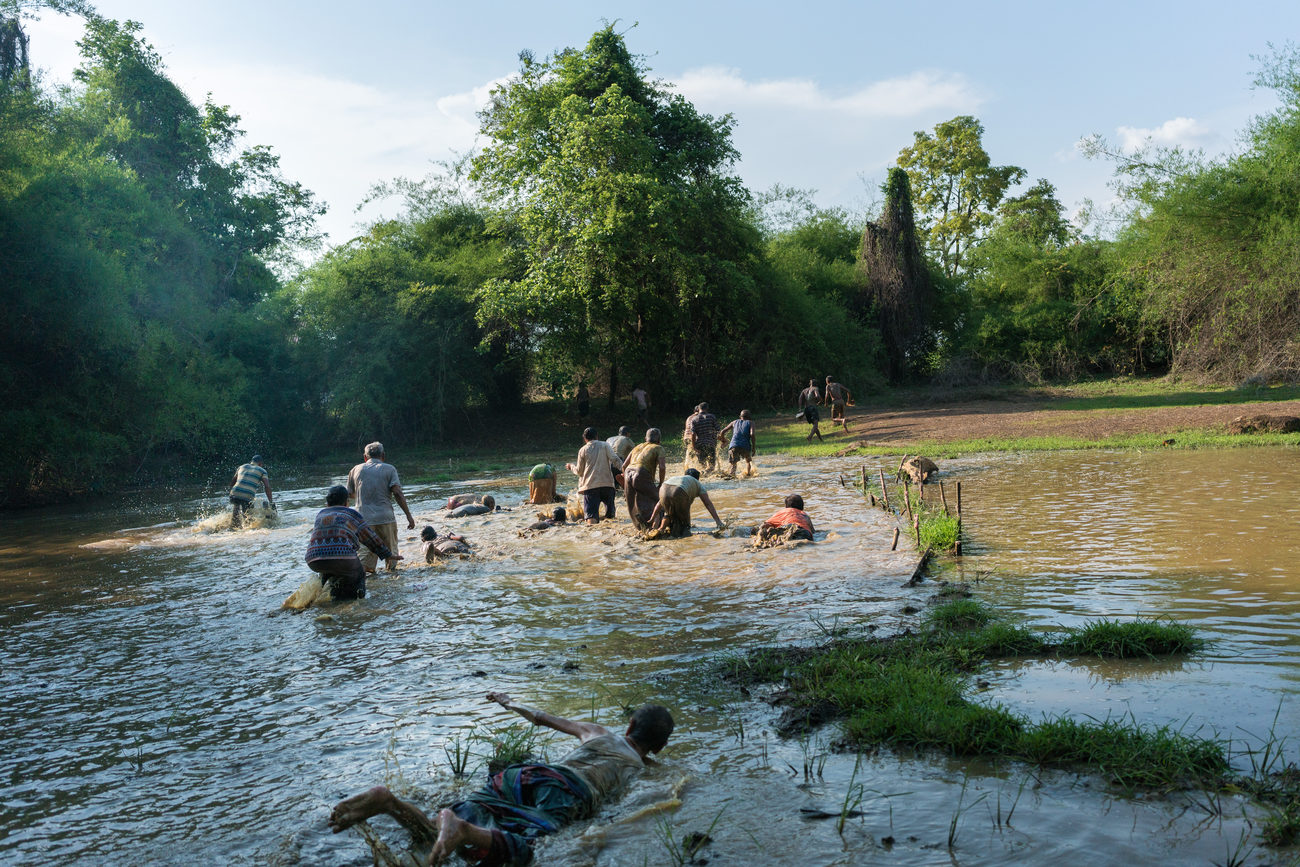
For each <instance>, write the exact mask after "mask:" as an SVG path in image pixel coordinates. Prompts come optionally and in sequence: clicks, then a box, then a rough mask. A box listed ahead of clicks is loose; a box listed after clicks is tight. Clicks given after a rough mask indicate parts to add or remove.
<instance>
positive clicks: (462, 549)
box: [420, 526, 470, 563]
mask: <svg viewBox="0 0 1300 867" xmlns="http://www.w3.org/2000/svg"><path fill="white" fill-rule="evenodd" d="M420 547H421V548H423V549H424V562H426V563H436V562H437V561H438V558H439V557H450V556H451V555H453V554H468V553H470V548H469V542H468V541H466V539H465V537H464V536H461V535H459V534H458V533H451V532H449V533H447V534H446V535H444V536H443V537H442V538H441V539H440V538H438V531H437V530H435V529H433V527H429V526H426V527H425V528H424V529H423V530H421V531H420Z"/></svg>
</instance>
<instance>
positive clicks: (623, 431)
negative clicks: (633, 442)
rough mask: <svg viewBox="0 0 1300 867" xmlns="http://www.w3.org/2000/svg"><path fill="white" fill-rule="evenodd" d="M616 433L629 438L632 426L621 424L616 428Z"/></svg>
mask: <svg viewBox="0 0 1300 867" xmlns="http://www.w3.org/2000/svg"><path fill="white" fill-rule="evenodd" d="M618 435H619V436H621V437H629V438H630V437H631V436H632V428H630V427H628V426H627V425H623V426H622V427H621V428H619V429H618Z"/></svg>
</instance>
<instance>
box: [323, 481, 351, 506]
mask: <svg viewBox="0 0 1300 867" xmlns="http://www.w3.org/2000/svg"><path fill="white" fill-rule="evenodd" d="M347 504H348V489H347V488H345V487H343V486H342V485H334V486H333V487H332V488H330V489H329V490H328V491H326V492H325V505H327V506H346V505H347Z"/></svg>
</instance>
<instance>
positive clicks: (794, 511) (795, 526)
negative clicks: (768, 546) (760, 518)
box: [754, 494, 813, 544]
mask: <svg viewBox="0 0 1300 867" xmlns="http://www.w3.org/2000/svg"><path fill="white" fill-rule="evenodd" d="M795 539H803V540H805V541H808V542H811V541H812V540H813V524H812V518H810V517H808V513H807V512H805V511H804V507H803V497H801V496H799V495H798V494H790V495H789V496H788V497H786V498H785V508H784V509H778V510H777V512H776V514H774V515H773V516H772V517H770V518H768V519H767V520H766V521H764V522H763V523H762V524H761V525H760V526H759V528H758V538H756V539H755V540H754V542H755V544H761V543H763V542H768V541H782V542H792V541H794V540H795Z"/></svg>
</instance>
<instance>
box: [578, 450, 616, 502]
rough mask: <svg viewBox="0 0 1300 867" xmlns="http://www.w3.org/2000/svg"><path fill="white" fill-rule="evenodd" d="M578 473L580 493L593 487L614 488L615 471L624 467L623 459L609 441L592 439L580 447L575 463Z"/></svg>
mask: <svg viewBox="0 0 1300 867" xmlns="http://www.w3.org/2000/svg"><path fill="white" fill-rule="evenodd" d="M575 469H576V472H577V474H578V493H582V492H583V491H589V490H592V489H593V488H609V489H610V490H611V491H612V490H613V489H614V471H615V470H622V469H623V459H622V458H620V457H619V456H618V455H617V454H615V453H614V450H613V449H612V448H610V447H609V443H607V442H605V441H603V440H592V441H591V442H589V443H587V444H585V445H584V446H583V447H582V448H580V449H578V461H577V463H576V464H575Z"/></svg>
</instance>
